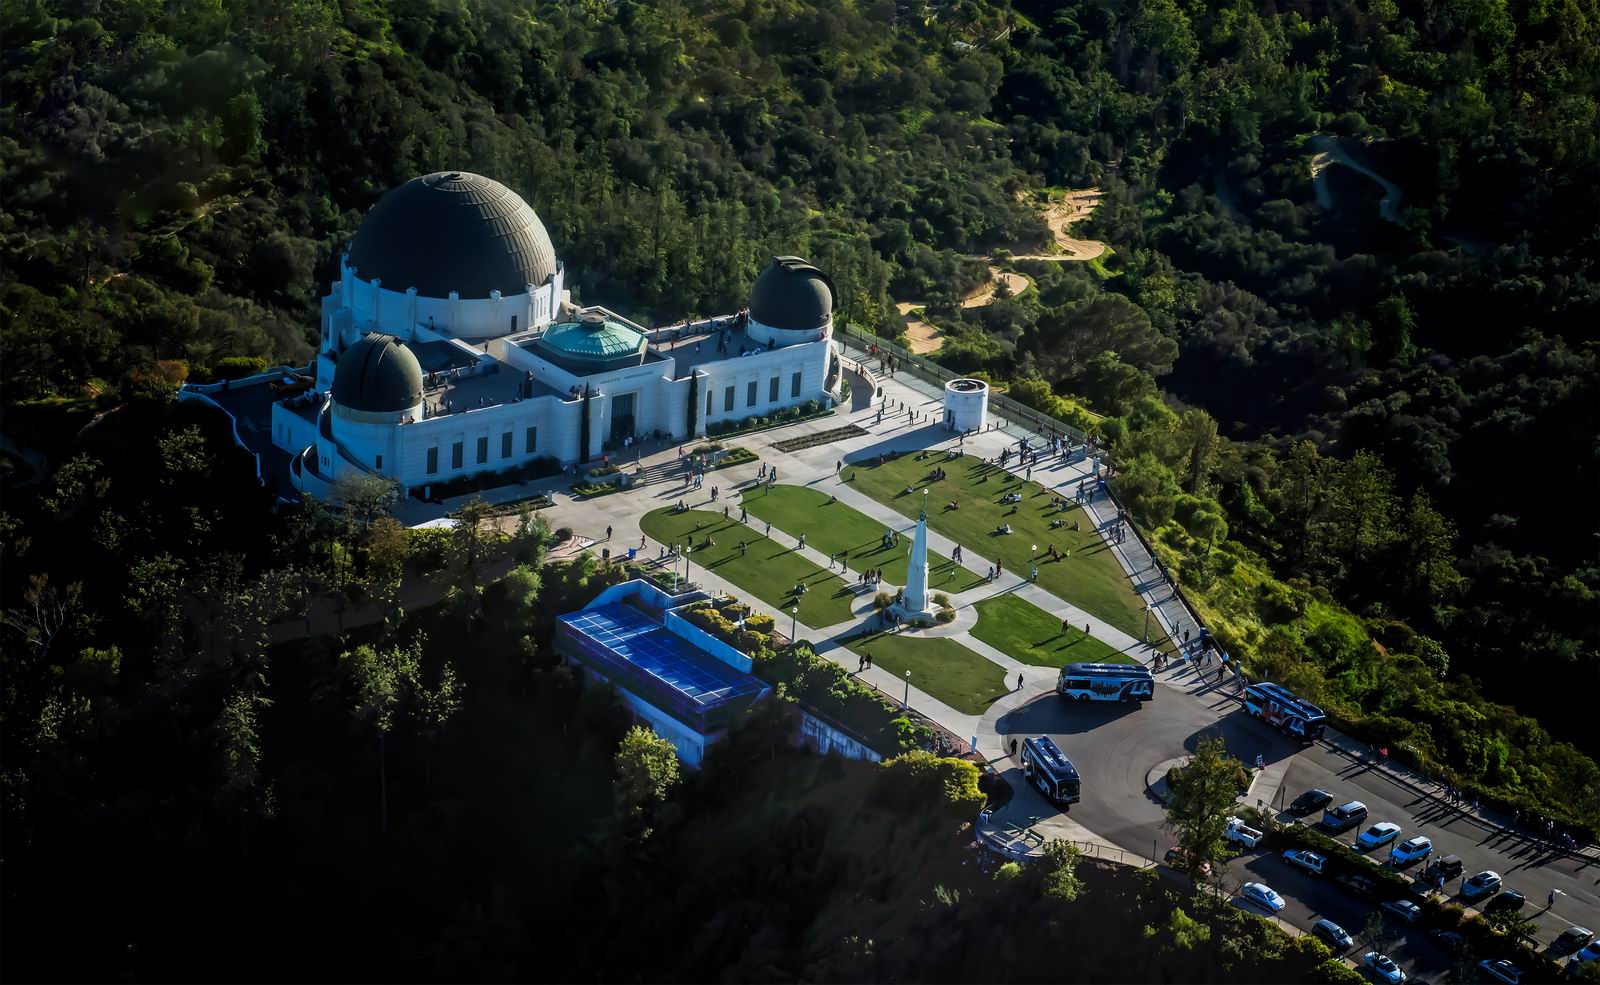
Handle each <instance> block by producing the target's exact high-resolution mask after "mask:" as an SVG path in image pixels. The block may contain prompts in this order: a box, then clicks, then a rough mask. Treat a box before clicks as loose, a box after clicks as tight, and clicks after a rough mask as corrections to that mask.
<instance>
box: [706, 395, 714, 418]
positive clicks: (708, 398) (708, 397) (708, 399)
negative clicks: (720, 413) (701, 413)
mask: <svg viewBox="0 0 1600 985" xmlns="http://www.w3.org/2000/svg"><path fill="white" fill-rule="evenodd" d="M715 396H716V394H714V393H712V392H711V391H710V390H707V391H706V416H707V417H710V416H711V400H712V398H713V397H715Z"/></svg>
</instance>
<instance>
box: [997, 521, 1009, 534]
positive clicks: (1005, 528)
mask: <svg viewBox="0 0 1600 985" xmlns="http://www.w3.org/2000/svg"><path fill="white" fill-rule="evenodd" d="M994 532H995V533H997V534H1008V533H1010V532H1011V524H1009V523H1002V524H1000V526H998V527H996V528H995V531H994Z"/></svg>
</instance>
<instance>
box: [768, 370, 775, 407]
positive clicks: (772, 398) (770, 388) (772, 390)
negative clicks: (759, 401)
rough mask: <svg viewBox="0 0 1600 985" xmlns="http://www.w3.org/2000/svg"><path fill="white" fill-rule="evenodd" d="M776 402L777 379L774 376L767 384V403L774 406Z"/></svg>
mask: <svg viewBox="0 0 1600 985" xmlns="http://www.w3.org/2000/svg"><path fill="white" fill-rule="evenodd" d="M777 402H778V378H777V377H776V376H774V377H773V378H772V381H771V382H770V383H768V384H767V403H769V404H775V403H777Z"/></svg>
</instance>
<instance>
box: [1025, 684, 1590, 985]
mask: <svg viewBox="0 0 1600 985" xmlns="http://www.w3.org/2000/svg"><path fill="white" fill-rule="evenodd" d="M996 729H997V731H998V732H1000V733H1001V734H1002V735H1014V736H1017V737H1019V738H1021V737H1025V736H1032V735H1041V734H1043V735H1049V736H1050V737H1051V738H1052V739H1054V740H1055V742H1056V744H1057V745H1059V746H1060V747H1061V749H1062V751H1063V752H1065V753H1066V754H1067V756H1068V758H1070V759H1071V760H1072V761H1073V763H1074V765H1076V766H1077V768H1078V772H1079V774H1080V775H1081V776H1082V778H1083V789H1082V796H1083V799H1082V801H1080V802H1079V803H1077V804H1074V805H1073V806H1072V808H1071V810H1070V812H1069V814H1068V816H1069V817H1070V818H1071V819H1072V820H1073V821H1076V822H1077V823H1078V824H1081V825H1083V826H1084V827H1085V828H1087V829H1089V830H1090V831H1092V832H1093V833H1094V834H1096V835H1098V836H1099V837H1100V838H1103V839H1104V840H1106V841H1108V842H1110V843H1112V844H1114V845H1117V846H1119V847H1122V848H1125V849H1127V850H1129V851H1131V852H1136V853H1139V854H1140V855H1143V856H1150V855H1152V854H1154V855H1155V856H1156V857H1157V858H1159V857H1160V856H1161V854H1162V853H1164V852H1165V851H1166V849H1167V847H1168V846H1170V845H1172V844H1173V843H1174V842H1175V840H1176V839H1175V837H1174V835H1173V833H1172V832H1170V831H1166V830H1165V829H1163V827H1162V825H1163V823H1164V821H1165V815H1164V813H1163V811H1162V807H1161V804H1160V803H1159V802H1158V801H1157V799H1156V798H1155V797H1154V796H1153V795H1152V794H1151V793H1150V792H1149V790H1148V789H1147V787H1146V784H1145V779H1146V775H1147V774H1148V773H1149V771H1150V769H1151V768H1152V767H1154V766H1156V765H1157V764H1159V763H1162V762H1165V761H1167V760H1171V759H1175V758H1179V757H1182V756H1185V755H1188V754H1189V753H1191V752H1193V750H1194V747H1195V744H1196V743H1197V742H1198V741H1199V739H1200V738H1201V737H1202V736H1205V735H1210V734H1216V735H1220V736H1222V738H1223V740H1224V741H1225V743H1226V744H1227V747H1228V751H1229V753H1231V754H1232V755H1234V756H1236V757H1238V758H1239V759H1240V760H1242V761H1243V762H1245V763H1247V764H1248V763H1253V762H1254V761H1255V758H1256V756H1257V755H1260V756H1262V757H1263V759H1264V760H1265V762H1266V763H1267V764H1268V766H1269V767H1270V766H1272V765H1273V764H1281V763H1282V761H1283V760H1285V759H1287V760H1288V762H1287V768H1286V770H1285V771H1284V773H1283V783H1282V785H1281V787H1280V788H1279V789H1278V790H1277V791H1276V792H1275V793H1274V792H1273V791H1265V793H1266V794H1267V795H1268V796H1270V797H1271V798H1272V801H1273V804H1274V805H1277V806H1281V805H1285V804H1287V803H1288V802H1289V801H1290V800H1292V799H1293V798H1294V797H1295V796H1297V795H1298V794H1299V793H1301V792H1302V791H1304V790H1308V789H1310V788H1312V787H1321V788H1322V789H1324V790H1327V791H1329V792H1330V793H1332V794H1333V798H1334V803H1335V804H1338V803H1343V802H1344V801H1347V800H1360V801H1362V802H1363V803H1365V804H1366V805H1367V807H1368V809H1369V811H1370V816H1369V817H1368V820H1367V822H1366V824H1363V825H1361V826H1359V827H1357V828H1355V829H1352V830H1351V831H1348V832H1345V833H1344V834H1343V835H1341V836H1339V837H1340V840H1342V841H1344V842H1346V843H1351V842H1353V841H1354V840H1355V837H1356V835H1358V834H1360V832H1361V831H1362V830H1364V829H1365V828H1366V827H1367V826H1368V825H1370V824H1373V823H1376V822H1378V821H1385V820H1387V821H1393V822H1395V823H1397V824H1399V825H1400V826H1401V827H1402V828H1403V829H1404V831H1403V832H1402V834H1401V835H1400V840H1404V839H1405V838H1408V837H1411V836H1413V835H1416V834H1426V835H1428V836H1429V837H1430V838H1432V839H1433V843H1434V856H1435V857H1439V856H1442V855H1447V854H1456V855H1459V856H1461V859H1462V862H1463V864H1464V867H1465V872H1464V875H1465V876H1470V875H1472V874H1473V873H1475V872H1478V871H1481V870H1483V869H1493V870H1495V871H1496V872H1499V873H1500V874H1501V876H1502V877H1504V879H1505V887H1506V888H1508V889H1516V890H1518V891H1520V892H1521V893H1523V894H1524V895H1525V896H1527V897H1528V905H1527V906H1526V907H1525V909H1524V911H1523V913H1524V915H1525V916H1528V917H1529V918H1531V919H1533V920H1534V921H1535V923H1536V924H1537V925H1538V927H1539V937H1540V940H1541V941H1543V942H1546V943H1548V942H1549V941H1550V940H1551V939H1553V938H1554V937H1555V936H1556V935H1557V934H1559V933H1561V931H1563V930H1565V929H1567V927H1569V926H1572V925H1573V924H1581V925H1583V926H1586V927H1588V928H1589V929H1591V930H1597V931H1600V866H1596V865H1592V864H1584V863H1580V862H1575V861H1573V860H1571V859H1567V858H1562V857H1558V856H1554V855H1551V854H1548V853H1544V852H1542V851H1541V850H1540V849H1539V847H1538V846H1537V845H1535V844H1532V843H1530V842H1529V841H1527V840H1523V839H1520V838H1516V837H1511V836H1508V835H1506V834H1505V833H1504V832H1500V831H1497V830H1492V829H1488V828H1485V827H1483V826H1481V823H1480V822H1478V821H1477V820H1474V819H1471V818H1469V817H1466V816H1465V815H1463V814H1461V813H1460V812H1458V811H1455V810H1453V809H1451V808H1450V807H1449V805H1446V804H1444V803H1442V802H1440V801H1438V800H1436V799H1434V798H1429V797H1424V796H1422V795H1420V794H1418V793H1416V792H1415V791H1413V790H1412V789H1411V788H1410V787H1407V786H1405V785H1404V784H1402V783H1400V782H1399V781H1398V780H1395V779H1393V778H1391V777H1390V776H1389V775H1388V774H1386V773H1383V772H1381V771H1378V770H1374V769H1373V768H1371V767H1370V766H1368V765H1366V764H1362V763H1354V762H1352V761H1351V760H1350V759H1348V758H1347V757H1346V756H1344V755H1343V754H1341V753H1339V752H1337V751H1336V750H1334V749H1333V748H1332V747H1331V746H1328V745H1324V744H1316V745H1311V746H1301V745H1300V744H1299V743H1297V742H1292V741H1290V740H1289V739H1287V738H1285V737H1284V736H1283V735H1281V734H1280V733H1278V732H1277V730H1275V729H1273V728H1271V727H1270V726H1268V725H1265V724H1263V723H1261V722H1257V721H1255V720H1253V719H1251V718H1250V717H1249V716H1247V715H1246V714H1245V713H1244V712H1243V711H1242V710H1241V709H1240V706H1239V704H1238V702H1237V701H1236V700H1235V699H1234V697H1233V690H1232V688H1231V687H1224V688H1222V689H1220V690H1219V689H1216V688H1206V689H1197V690H1196V691H1195V692H1193V693H1190V692H1186V691H1184V690H1181V689H1177V688H1172V687H1159V688H1157V691H1156V699H1155V700H1154V701H1152V702H1149V703H1148V704H1146V705H1143V706H1141V707H1132V706H1124V705H1116V704H1078V703H1075V702H1070V703H1069V702H1066V701H1062V700H1061V699H1059V698H1057V697H1056V696H1054V695H1045V696H1043V697H1040V698H1038V699H1035V700H1034V701H1031V702H1029V703H1028V704H1026V705H1023V706H1022V707H1020V708H1017V709H1015V710H1014V711H1012V712H1010V713H1008V714H1006V715H1004V716H1003V717H1001V718H1000V720H999V721H998V722H997V723H996ZM1262 792H1263V791H1255V793H1258V794H1259V793H1262ZM1016 795H1017V796H1019V797H1023V798H1026V803H1027V804H1028V810H1029V812H1030V813H1036V814H1037V815H1038V816H1041V817H1047V816H1049V815H1051V814H1054V813H1055V812H1056V808H1054V807H1052V806H1050V805H1049V804H1047V803H1046V802H1045V800H1044V799H1043V798H1042V797H1039V796H1038V795H1037V793H1036V792H1035V791H1033V790H1032V789H1031V788H1024V789H1022V790H1018V791H1017V794H1016ZM1281 816H1282V817H1283V818H1284V819H1285V820H1289V818H1288V815H1281ZM1318 816H1320V815H1313V816H1312V817H1310V818H1307V819H1306V820H1307V821H1308V822H1309V821H1315V820H1316V819H1317V817H1318ZM1379 853H1380V854H1381V855H1382V857H1384V858H1387V857H1388V848H1387V847H1385V848H1382V849H1379ZM1419 868H1420V866H1415V865H1414V866H1412V867H1411V869H1410V870H1409V871H1416V870H1417V869H1419ZM1250 881H1256V882H1265V883H1267V884H1268V885H1270V886H1272V887H1273V888H1274V889H1276V890H1277V891H1278V892H1279V893H1280V894H1282V895H1283V896H1284V898H1285V900H1286V906H1285V908H1284V910H1283V911H1282V912H1281V913H1279V914H1277V917H1278V918H1279V919H1280V920H1282V921H1284V922H1286V923H1290V924H1293V925H1295V926H1297V927H1299V928H1301V929H1303V930H1304V929H1309V928H1310V927H1311V926H1312V924H1314V923H1315V922H1316V921H1317V920H1319V919H1321V918H1323V917H1327V918H1329V919H1332V920H1333V921H1335V922H1336V923H1339V924H1340V925H1342V926H1343V927H1344V928H1345V929H1346V930H1347V931H1349V932H1350V934H1351V935H1352V936H1354V937H1356V938H1357V940H1356V944H1355V946H1354V947H1352V948H1351V949H1350V953H1349V955H1348V956H1349V957H1351V958H1352V960H1355V961H1358V962H1359V961H1360V958H1361V955H1362V954H1363V953H1365V952H1366V951H1367V950H1369V949H1370V945H1368V944H1367V942H1365V941H1364V940H1362V939H1361V933H1362V928H1363V926H1364V925H1365V924H1366V922H1367V918H1368V916H1369V915H1370V914H1372V912H1373V911H1374V909H1375V906H1374V904H1373V903H1371V902H1369V901H1367V900H1363V899H1361V898H1359V897H1357V896H1355V895H1354V894H1353V893H1351V892H1350V891H1349V890H1347V889H1345V888H1344V887H1343V886H1340V885H1338V884H1336V883H1333V882H1332V881H1331V880H1327V879H1324V878H1322V877H1320V876H1314V875H1311V874H1309V873H1306V872H1302V871H1301V870H1299V869H1296V868H1294V867H1292V866H1289V865H1287V864H1285V863H1284V862H1283V860H1282V858H1281V857H1280V855H1279V853H1277V852H1252V853H1247V854H1245V855H1243V856H1241V857H1239V858H1238V859H1235V860H1234V861H1233V862H1231V863H1230V864H1229V865H1228V866H1227V868H1226V870H1225V872H1224V873H1223V875H1222V880H1221V883H1222V888H1223V889H1224V890H1226V891H1229V892H1235V891H1237V889H1238V886H1239V885H1240V884H1242V883H1244V882H1250ZM1551 889H1555V890H1557V891H1558V894H1559V895H1558V896H1557V900H1556V905H1555V906H1554V908H1552V909H1546V907H1545V900H1546V897H1547V894H1548V893H1549V891H1550V890H1551ZM1459 890H1460V880H1457V881H1456V882H1454V883H1452V884H1450V885H1448V886H1446V893H1447V895H1450V896H1452V897H1453V896H1454V895H1455V894H1456V893H1457V892H1459ZM1458 902H1459V900H1458ZM1480 902H1481V901H1480ZM1247 908H1253V909H1254V907H1251V906H1249V905H1247ZM1256 912H1261V911H1260V910H1259V909H1256ZM1390 925H1391V926H1392V927H1393V928H1394V931H1395V943H1394V944H1393V945H1392V947H1391V949H1390V951H1389V954H1390V956H1391V957H1392V958H1394V959H1395V961H1397V962H1398V963H1400V965H1401V966H1402V967H1403V968H1405V969H1406V971H1407V973H1408V974H1410V975H1412V976H1414V977H1419V978H1424V979H1427V980H1438V979H1440V978H1442V977H1444V976H1445V975H1446V974H1447V973H1449V972H1450V971H1451V970H1452V969H1453V968H1454V967H1455V964H1456V959H1455V958H1454V957H1453V956H1452V955H1451V954H1450V953H1448V952H1447V951H1446V950H1445V949H1444V948H1443V947H1441V946H1440V944H1439V943H1438V942H1437V941H1435V940H1434V939H1433V938H1432V937H1431V936H1429V935H1428V934H1426V933H1425V932H1423V931H1420V930H1417V931H1407V930H1406V928H1404V927H1402V926H1401V925H1400V922H1399V921H1398V920H1394V919H1391V920H1390Z"/></svg>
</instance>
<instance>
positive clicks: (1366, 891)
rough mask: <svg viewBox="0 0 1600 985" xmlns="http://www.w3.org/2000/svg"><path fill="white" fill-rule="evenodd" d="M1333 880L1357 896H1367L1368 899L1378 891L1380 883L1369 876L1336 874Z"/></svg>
mask: <svg viewBox="0 0 1600 985" xmlns="http://www.w3.org/2000/svg"><path fill="white" fill-rule="evenodd" d="M1333 881H1334V882H1336V883H1338V884H1339V885H1341V886H1344V887H1345V888H1346V889H1348V890H1350V891H1351V892H1352V893H1355V894H1356V895H1357V896H1365V897H1367V898H1368V899H1370V898H1371V897H1372V896H1373V894H1374V893H1376V892H1377V891H1378V884H1377V883H1376V882H1375V881H1373V880H1372V879H1371V878H1370V877H1368V876H1358V875H1344V876H1334V877H1333Z"/></svg>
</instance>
